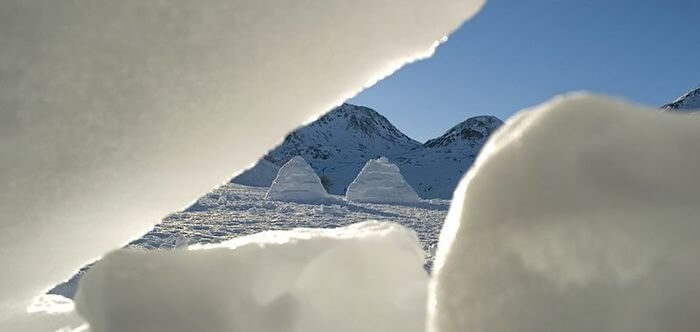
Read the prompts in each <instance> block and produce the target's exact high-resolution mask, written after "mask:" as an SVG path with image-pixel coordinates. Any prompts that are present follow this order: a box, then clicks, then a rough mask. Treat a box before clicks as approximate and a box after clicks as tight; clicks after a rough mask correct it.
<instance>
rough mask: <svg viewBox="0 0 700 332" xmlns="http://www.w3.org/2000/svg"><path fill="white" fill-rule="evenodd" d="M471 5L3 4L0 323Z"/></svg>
mask: <svg viewBox="0 0 700 332" xmlns="http://www.w3.org/2000/svg"><path fill="white" fill-rule="evenodd" d="M482 2H483V1H482V0H467V1H464V0H436V1H431V2H425V1H419V0H411V1H406V2H402V4H401V6H396V4H395V2H394V1H389V0H371V1H370V0H362V1H353V2H335V1H311V0H302V1H294V2H288V1H229V0H203V1H197V2H192V1H177V2H171V1H168V2H162V1H158V2H144V1H140V0H125V1H120V2H118V3H117V2H108V1H101V2H95V3H91V4H89V5H86V4H85V3H82V2H76V1H72V0H55V1H39V2H29V1H21V0H8V1H2V2H0V13H2V14H3V15H2V17H3V19H2V20H0V40H2V47H0V59H2V61H0V73H2V77H3V79H2V83H1V84H2V89H0V105H2V109H3V111H2V112H0V136H1V137H2V139H0V155H2V158H0V169H2V172H0V215H1V216H2V219H0V229H1V231H0V252H2V255H0V266H2V267H3V282H2V283H0V330H8V331H18V330H25V329H26V328H24V327H23V326H24V325H23V322H26V320H27V319H29V318H28V316H27V313H26V310H25V308H26V306H27V305H28V304H29V301H30V299H31V298H33V297H35V296H37V295H39V294H40V293H42V291H44V290H45V289H46V288H48V287H50V285H52V284H55V283H57V282H59V281H60V280H63V279H64V278H67V277H68V276H70V275H71V274H72V273H73V272H74V271H75V269H76V268H78V267H79V266H81V265H83V264H85V263H86V262H88V261H90V260H93V259H95V257H98V256H100V255H103V254H104V253H106V252H107V251H108V250H111V249H114V248H117V247H119V246H121V245H123V244H124V243H126V242H128V241H129V240H131V239H134V238H135V237H136V236H138V234H142V233H143V232H145V231H147V230H148V229H150V228H151V227H152V225H153V224H154V223H156V222H157V221H159V220H161V219H162V218H163V217H164V216H165V215H167V214H168V213H171V212H172V211H178V210H180V209H182V208H183V207H184V206H186V205H187V204H188V203H189V202H192V201H193V200H195V199H196V198H197V197H199V196H200V195H201V194H202V193H205V192H207V191H209V190H210V189H211V188H214V187H216V186H217V185H219V184H221V183H223V182H224V181H226V180H227V179H228V178H230V176H231V173H232V172H235V171H236V170H241V169H243V168H244V167H246V165H249V164H250V163H251V162H253V161H254V160H256V159H257V158H258V157H259V156H261V155H262V154H263V153H265V152H266V151H267V150H268V149H270V148H272V147H273V146H274V145H275V144H277V143H279V141H280V139H281V137H282V136H283V135H284V134H285V133H288V132H289V131H290V130H291V129H293V128H294V127H296V126H298V125H299V124H301V123H303V122H305V121H308V120H309V119H311V118H313V117H315V116H318V115H319V114H321V113H322V112H324V111H326V110H328V109H330V108H331V107H332V106H335V105H338V104H340V102H341V101H342V100H344V99H346V98H348V97H351V96H352V95H353V94H355V93H356V92H357V91H359V90H361V89H362V88H364V87H367V86H371V85H372V84H374V82H376V81H377V80H378V79H381V78H382V77H384V76H386V75H388V74H390V73H391V72H393V71H395V70H396V69H398V68H399V67H401V66H402V65H403V64H405V63H407V62H410V61H414V60H416V59H419V58H423V57H427V56H429V55H431V54H432V52H433V51H434V49H435V48H436V47H437V45H438V44H439V43H440V41H442V40H446V39H445V38H444V36H446V35H448V34H449V33H450V32H451V31H453V30H454V29H456V28H457V27H459V26H460V25H461V24H462V23H463V22H464V20H465V19H467V18H469V17H471V16H472V15H473V14H474V13H476V12H477V11H478V9H479V8H480V7H481V5H482ZM417 22H418V23H420V24H416V23H417ZM348 45H352V46H353V47H350V48H349V47H348ZM256 64H264V65H256ZM329 82H332V84H329ZM289 105H294V106H293V107H290V106H289ZM37 244H41V245H37ZM32 319H33V318H32Z"/></svg>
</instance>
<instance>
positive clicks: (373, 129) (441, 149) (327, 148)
mask: <svg viewBox="0 0 700 332" xmlns="http://www.w3.org/2000/svg"><path fill="white" fill-rule="evenodd" d="M502 123H503V122H502V121H501V120H500V119H498V118H496V117H494V116H490V115H483V116H476V117H471V118H469V119H467V120H465V121H463V122H461V123H459V124H457V125H455V126H453V127H452V128H450V129H448V130H447V131H445V133H444V134H443V135H441V136H439V137H436V138H434V139H431V140H427V141H426V142H425V143H420V142H418V141H416V140H414V139H412V138H410V137H409V136H407V135H406V134H404V133H403V132H401V130H399V129H398V128H396V127H395V126H394V125H393V124H392V123H391V122H390V121H389V120H388V119H387V118H386V117H384V116H383V115H381V114H380V113H379V112H377V111H375V110H373V109H371V108H369V107H365V106H359V105H353V104H349V103H344V104H342V105H340V106H338V107H336V108H334V109H332V110H331V111H329V112H328V113H326V114H325V115H323V116H321V117H320V118H318V119H317V120H316V121H314V122H312V123H310V124H308V125H306V126H302V127H300V128H297V129H296V130H294V131H293V132H291V133H289V134H288V135H287V136H286V137H285V139H284V141H283V142H282V143H281V144H280V145H278V146H277V147H275V148H274V149H273V150H271V151H270V152H268V153H267V154H266V155H265V156H264V157H263V159H265V160H267V161H270V162H272V163H274V164H275V165H277V166H281V165H283V164H284V163H286V162H287V161H288V160H290V159H291V158H293V157H294V156H297V155H298V156H301V157H303V158H304V159H305V160H306V161H307V162H308V163H309V165H310V166H311V167H312V168H313V169H314V170H315V171H316V172H317V174H318V175H319V177H321V178H322V179H324V182H325V183H326V184H327V190H328V191H329V192H330V193H332V194H337V195H342V194H344V192H345V190H346V189H347V186H348V185H349V184H350V183H351V182H352V180H354V178H355V176H357V174H358V173H359V172H360V170H361V169H362V167H363V166H364V165H365V163H366V162H367V161H368V160H370V159H376V158H379V157H387V158H388V159H389V160H390V161H391V162H393V163H395V164H396V165H397V166H398V167H399V168H400V170H401V173H402V174H403V175H404V177H405V178H406V180H407V181H408V182H409V184H411V186H412V187H413V188H414V189H415V190H416V192H417V193H418V194H419V195H420V196H421V197H422V198H450V197H451V195H452V192H453V191H454V188H455V187H456V185H457V182H458V181H459V179H460V178H461V177H462V175H463V174H464V173H465V172H466V170H467V169H468V168H469V167H470V166H471V164H472V163H473V162H474V159H475V158H476V155H477V154H478V151H479V150H480V149H481V146H483V144H484V143H485V142H486V140H487V139H488V137H489V136H490V135H491V133H493V131H495V130H496V129H497V128H498V127H499V126H500V125H501V124H502ZM244 174H245V172H244ZM240 176H241V175H239V177H240ZM270 177H272V176H271V174H270V175H269V176H267V178H270ZM232 181H233V182H236V179H235V178H234V180H232Z"/></svg>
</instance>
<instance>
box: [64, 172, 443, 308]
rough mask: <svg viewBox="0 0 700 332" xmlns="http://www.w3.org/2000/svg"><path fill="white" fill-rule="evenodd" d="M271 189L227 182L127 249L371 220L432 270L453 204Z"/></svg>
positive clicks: (67, 287) (67, 288) (67, 289)
mask: <svg viewBox="0 0 700 332" xmlns="http://www.w3.org/2000/svg"><path fill="white" fill-rule="evenodd" d="M266 191H267V188H258V187H248V186H243V185H238V184H233V183H228V184H225V185H223V186H221V187H219V188H216V189H215V190H213V191H212V192H210V193H208V194H206V195H204V196H203V197H201V198H200V199H199V200H197V202H195V203H194V204H192V206H190V207H189V208H187V209H186V210H184V211H181V212H177V213H173V214H171V215H170V216H168V217H167V218H165V219H164V220H163V221H162V222H161V223H159V224H157V225H156V226H155V227H154V229H153V230H151V231H149V232H148V233H146V234H145V235H143V236H142V237H141V238H139V239H136V240H134V241H132V242H131V243H129V244H128V245H127V246H126V248H130V249H142V250H170V249H174V248H182V247H186V246H188V245H194V244H216V243H221V242H225V241H228V240H231V239H234V238H236V237H240V236H247V235H252V234H255V233H258V232H264V231H269V230H290V229H294V228H298V227H306V228H312V227H313V228H336V227H343V226H347V225H350V224H353V223H358V222H363V221H366V220H380V221H392V222H397V223H399V224H401V225H403V226H404V227H408V228H410V229H411V230H413V231H414V232H416V234H417V235H418V239H419V240H420V243H421V245H422V247H423V250H424V251H425V252H426V262H425V265H426V268H430V267H431V266H432V260H433V255H434V252H431V248H435V247H436V245H437V241H438V235H439V233H440V229H441V228H442V223H443V221H444V220H445V216H446V215H447V208H448V207H449V204H450V202H449V201H447V200H430V201H429V202H428V201H425V202H423V203H422V204H413V205H389V204H371V203H357V202H346V201H344V200H342V197H336V199H335V200H331V203H327V204H308V203H296V202H283V201H268V200H265V193H266ZM87 268H88V267H85V268H83V269H81V271H80V273H78V274H76V275H74V276H73V278H71V279H70V281H68V282H66V283H63V284H60V285H58V286H57V287H55V288H54V289H52V290H51V293H53V294H57V295H63V296H65V297H69V298H72V297H74V295H75V291H76V290H77V285H78V281H79V280H80V278H81V277H82V275H84V273H85V272H86V271H87Z"/></svg>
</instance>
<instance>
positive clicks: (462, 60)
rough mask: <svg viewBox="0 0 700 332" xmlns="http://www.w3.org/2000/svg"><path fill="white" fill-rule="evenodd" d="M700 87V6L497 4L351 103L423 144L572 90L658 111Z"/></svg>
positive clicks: (696, 0) (665, 2)
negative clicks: (467, 123)
mask: <svg viewBox="0 0 700 332" xmlns="http://www.w3.org/2000/svg"><path fill="white" fill-rule="evenodd" d="M698 84H700V0H624V1H623V0H530V1H526V0H491V1H488V2H487V4H486V6H485V7H484V8H483V9H482V11H481V12H480V13H479V14H477V16H476V17H474V18H473V19H472V20H470V21H468V22H467V23H466V24H465V25H464V26H462V27H461V28H460V29H459V30H458V31H456V32H455V33H454V34H452V35H451V36H450V37H449V40H448V42H447V43H446V44H443V45H441V46H440V47H439V48H438V50H437V52H436V53H435V55H434V56H433V57H432V58H430V59H427V60H423V61H420V62H416V63H413V64H410V65H408V66H406V67H404V68H402V69H401V70H399V71H398V72H396V73H395V74H394V75H392V76H390V77H388V78H386V79H385V80H383V81H381V82H379V83H378V84H377V85H375V86H373V87H371V88H370V89H368V90H365V91H363V92H362V93H361V94H360V95H358V96H356V97H355V98H353V99H351V100H350V101H349V102H351V103H355V104H359V105H364V106H369V107H372V108H374V109H376V110H377V111H379V112H380V113H382V114H383V115H385V116H386V117H387V118H389V120H391V122H392V123H394V124H395V125H396V126H397V127H398V128H399V129H401V130H402V131H403V132H404V133H406V134H407V135H409V136H411V137H412V138H414V139H416V140H418V141H425V140H426V139H428V138H432V137H435V136H438V135H440V134H442V133H443V132H444V131H445V130H447V129H448V128H450V127H451V126H453V125H454V124H457V123H458V122H460V121H463V120H464V119H466V118H468V117H470V116H474V115H479V114H492V115H496V116H498V117H499V118H501V119H506V118H508V117H509V116H510V115H512V114H513V113H514V112H516V111H518V110H520V109H522V108H525V107H529V106H532V105H535V104H538V103H541V102H542V101H545V100H546V99H548V98H550V97H552V96H554V95H557V94H560V93H562V92H568V91H572V90H588V91H593V92H597V93H604V94H608V95H614V96H621V97H624V98H626V99H628V100H631V101H634V102H637V103H641V104H647V105H653V106H658V105H661V104H664V103H666V102H670V101H672V100H673V99H675V98H676V97H678V96H679V95H681V94H683V93H685V92H686V91H687V90H690V89H692V88H694V87H696V86H697V85H698Z"/></svg>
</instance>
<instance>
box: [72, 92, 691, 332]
mask: <svg viewBox="0 0 700 332" xmlns="http://www.w3.org/2000/svg"><path fill="white" fill-rule="evenodd" d="M698 121H699V120H698V118H697V117H694V116H691V115H679V114H664V113H661V112H659V110H654V109H646V108H640V107H637V106H633V105H629V104H626V103H624V102H622V101H618V100H614V99H609V98H602V97H595V96H589V95H585V94H574V95H568V96H563V97H557V98H555V99H553V100H551V101H549V102H547V103H545V104H543V105H541V106H538V107H536V108H533V109H530V110H526V111H524V112H522V113H520V114H518V115H517V116H516V117H514V118H512V119H510V120H509V121H508V122H507V124H506V125H505V126H504V127H503V128H502V129H501V130H500V131H498V132H497V133H496V134H495V136H494V137H493V138H492V139H491V140H489V143H488V144H487V146H486V147H485V149H484V150H483V152H482V154H481V156H480V157H479V159H478V160H477V162H476V164H475V165H474V167H473V168H472V169H471V170H470V172H469V173H468V175H467V176H466V177H465V178H464V179H463V181H462V182H461V184H460V186H459V187H458V190H457V191H456V192H455V196H454V200H453V201H452V205H451V206H450V210H449V213H448V215H447V217H446V221H445V224H444V227H443V228H442V230H441V233H440V241H439V246H438V249H437V254H436V257H435V263H434V268H433V275H432V276H431V277H428V274H427V272H426V271H425V269H424V268H423V263H424V257H423V254H424V251H425V247H427V244H429V242H428V243H426V242H425V233H423V246H424V248H423V249H421V244H420V240H419V237H418V236H416V234H415V233H414V232H413V231H411V230H410V229H409V228H405V227H403V226H401V225H399V224H396V223H391V222H376V221H370V222H366V223H359V224H354V225H350V226H346V227H336V228H331V229H315V230H309V229H297V230H293V231H276V232H272V233H270V232H263V233H258V234H253V235H249V236H247V237H242V238H238V239H234V240H232V241H228V242H222V243H220V244H211V245H193V246H190V247H189V248H186V249H185V248H183V249H182V250H121V251H115V252H113V253H111V254H109V255H107V256H105V258H104V259H103V260H101V261H100V262H98V263H97V264H95V265H94V266H93V267H92V268H91V269H90V270H89V271H88V272H87V273H86V274H85V275H84V276H83V281H82V282H81V285H80V289H79V291H78V293H77V295H76V307H77V309H78V311H79V312H80V313H81V315H82V316H83V317H84V318H85V319H86V320H87V321H88V322H89V323H90V324H91V327H90V329H91V330H92V331H93V332H102V331H107V332H110V331H122V330H123V329H125V328H126V329H127V330H130V331H137V332H139V331H142V332H160V331H168V332H185V331H192V330H206V331H215V332H218V331H222V332H223V331H260V332H263V331H264V332H279V331H299V332H301V331H303V332H321V331H324V332H325V331H331V330H332V331H348V332H354V331H402V332H403V331H416V332H421V331H424V329H426V327H427V331H428V332H463V331H495V332H512V331H523V332H536V331H537V332H541V331H575V332H588V331H611V332H612V331H615V332H632V331H635V332H636V331H696V330H697V326H700V309H698V308H700V287H699V286H698V283H697V280H699V279H700V267H699V266H698V264H697V253H698V251H699V250H700V246H699V245H698V241H697V239H698V238H699V237H700V223H698V216H699V215H700V205H698V204H697V202H698V200H699V199H700V194H698V192H697V188H698V187H700V179H699V178H698V177H697V176H696V173H697V170H698V169H700V154H697V153H695V152H696V149H697V144H696V142H698V141H700V130H698V128H700V122H698ZM592 133H593V134H595V135H592ZM650 133H659V134H657V135H651V134H650ZM241 192H246V193H247V194H246V195H250V198H249V199H248V200H246V202H247V203H245V202H244V200H240V199H239V197H238V195H241V196H243V195H244V194H242V193H241ZM251 192H254V190H251V189H250V188H246V187H241V186H236V185H227V186H225V187H223V188H222V189H220V190H218V191H215V192H214V193H212V194H210V195H208V196H207V197H205V198H204V199H202V200H200V201H199V202H198V203H197V204H195V205H193V206H192V207H191V208H190V209H189V212H185V213H182V215H183V216H185V217H183V218H182V219H172V220H168V222H165V223H163V225H167V224H168V223H172V222H175V223H176V224H180V225H183V224H185V222H186V221H187V220H192V219H194V220H196V221H195V222H192V223H191V225H192V226H186V227H184V229H196V228H195V227H199V226H200V225H202V224H207V223H206V222H202V221H201V220H197V219H196V218H194V216H197V215H198V214H201V215H202V216H207V218H209V216H212V217H213V216H216V215H221V216H223V217H222V218H221V219H219V220H220V221H224V222H223V223H221V222H220V223H218V224H225V220H227V218H226V215H227V214H230V213H244V214H245V215H254V216H259V217H260V218H261V219H259V220H260V223H261V224H262V225H270V224H272V225H274V224H275V223H277V222H280V221H282V222H283V223H284V225H289V224H290V222H291V221H294V222H296V221H299V222H301V223H304V222H306V221H310V223H311V224H312V226H339V225H346V223H349V222H352V221H354V220H353V219H352V218H353V216H354V215H355V213H358V214H359V215H363V214H364V216H363V218H362V219H364V217H366V216H369V215H380V216H381V215H382V214H384V216H383V217H385V218H382V219H389V220H392V219H393V220H398V218H397V217H399V213H404V212H398V210H397V207H394V206H390V205H388V206H386V207H387V209H388V210H380V209H379V208H378V207H379V205H371V204H368V205H363V204H360V205H356V204H348V203H341V202H342V201H340V200H339V203H338V204H337V206H333V205H330V206H325V205H324V206H319V207H318V208H316V207H315V206H314V208H313V209H308V206H307V207H306V208H303V209H299V210H297V209H295V208H294V207H295V206H299V207H300V206H301V205H299V204H298V203H278V202H270V201H263V200H262V199H259V198H260V197H262V195H263V192H264V189H262V190H259V191H258V192H257V194H250V193H251ZM239 193H240V194H239ZM229 195H231V196H230V197H229ZM256 197H257V198H256ZM229 198H232V199H233V202H229V200H230V199H229ZM238 201H240V202H242V203H235V202H238ZM292 204H296V205H292ZM429 204H430V205H431V206H426V207H400V208H398V209H407V210H406V211H405V213H410V214H411V215H413V216H416V218H415V219H413V220H414V221H413V222H408V223H406V224H407V225H408V226H409V227H410V226H415V225H416V223H417V224H419V225H423V226H424V225H425V222H424V220H425V217H424V216H421V217H420V218H418V217H417V216H418V213H420V212H421V211H423V210H426V211H427V210H430V211H434V209H432V205H440V204H438V203H437V202H436V203H429ZM243 206H245V208H244V209H243V208H241V207H243ZM271 210H274V211H275V212H271ZM343 210H347V211H348V212H347V213H344V212H340V213H339V212H338V211H343ZM367 210H372V211H373V212H372V213H368V212H367ZM438 210H439V209H438ZM231 211H234V212H231ZM236 211H238V212H236ZM392 213H393V214H392ZM434 213H439V211H435V212H434ZM327 214H330V215H333V214H337V216H336V217H330V216H327ZM321 215H323V217H320V216H321ZM171 218H172V217H171ZM251 218H256V217H251ZM328 220H334V222H330V221H328ZM294 225H295V226H298V225H297V224H296V223H294ZM436 225H437V224H436ZM278 226H279V225H278ZM217 227H220V226H217ZM234 227H238V226H234ZM284 227H286V226H284ZM284 227H283V228H284ZM215 228H216V227H211V228H209V229H206V227H203V228H202V229H199V230H196V231H192V230H188V231H187V232H186V233H184V234H182V235H183V236H171V235H170V234H169V232H166V231H163V230H162V229H161V231H160V232H158V230H156V231H154V233H152V234H151V236H153V235H155V237H151V239H153V243H161V245H164V246H176V245H177V244H178V239H179V238H182V237H184V235H187V234H190V235H191V234H192V233H196V234H198V235H194V236H193V238H199V239H207V238H209V239H211V240H212V242H215V238H216V233H215V234H213V235H214V236H212V233H213V232H214V231H215ZM254 229H255V227H253V226H251V227H246V230H243V231H241V232H240V234H243V233H245V232H246V231H254ZM261 229H264V226H262V227H261ZM417 230H418V232H421V231H425V230H426V229H421V228H417ZM430 233H432V231H429V234H430ZM157 234H161V236H158V235H157ZM432 234H434V233H432ZM163 235H166V236H163ZM419 235H420V233H419ZM148 238H149V236H146V237H145V238H144V242H143V243H147V242H149V240H147V239H148ZM156 238H160V239H156ZM220 239H221V240H222V239H223V238H220ZM430 241H432V240H430ZM165 243H168V244H167V245H165ZM134 245H137V246H138V243H136V244H134ZM426 308H427V310H425V309H426ZM424 323H425V324H424Z"/></svg>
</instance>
